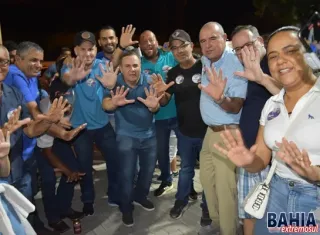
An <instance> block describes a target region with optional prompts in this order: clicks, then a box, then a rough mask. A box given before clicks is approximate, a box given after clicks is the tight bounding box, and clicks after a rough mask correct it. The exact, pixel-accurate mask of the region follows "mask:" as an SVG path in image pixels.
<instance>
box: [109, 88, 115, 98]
mask: <svg viewBox="0 0 320 235" xmlns="http://www.w3.org/2000/svg"><path fill="white" fill-rule="evenodd" d="M110 95H111V99H112V98H113V97H114V96H115V94H114V92H113V90H111V91H110Z"/></svg>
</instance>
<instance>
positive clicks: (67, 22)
mask: <svg viewBox="0 0 320 235" xmlns="http://www.w3.org/2000/svg"><path fill="white" fill-rule="evenodd" d="M183 2H184V0H162V1H157V0H149V1H146V0H131V1H124V0H113V1H110V0H103V1H96V0H89V1H84V3H81V4H80V1H79V0H78V1H73V0H65V1H62V0H56V1H54V0H50V1H49V0H47V1H40V0H33V1H32V0H1V3H0V9H1V15H0V22H1V27H2V35H3V36H2V37H3V40H9V39H10V40H15V41H17V42H19V41H22V40H29V41H34V42H37V43H39V44H40V45H41V46H42V47H43V48H44V49H45V59H54V58H55V57H56V56H57V48H58V47H59V46H60V44H61V45H62V44H63V45H66V46H72V37H71V35H73V34H74V33H75V32H77V31H79V30H84V29H86V30H90V31H92V32H97V31H98V30H99V28H100V27H101V26H103V25H112V26H113V27H114V28H115V29H116V31H117V33H118V36H120V29H121V27H122V26H125V25H127V24H133V25H134V26H135V27H136V28H137V31H136V36H138V35H139V33H140V32H141V31H143V30H145V29H150V30H152V31H153V32H155V34H156V35H157V37H158V39H159V42H160V43H163V42H164V41H165V40H167V38H168V36H169V35H170V33H172V32H173V31H174V30H175V29H176V28H183V29H184V30H186V31H187V32H189V33H190V35H191V37H192V39H193V41H194V42H197V41H198V33H199V30H200V28H201V26H202V25H203V24H204V23H206V22H208V21H218V22H219V23H221V24H222V26H223V27H224V28H225V31H226V33H227V34H230V33H231V31H232V29H233V28H234V27H235V26H236V25H238V24H253V25H256V26H257V27H258V29H259V30H260V33H266V32H270V31H271V30H273V29H275V26H274V25H271V24H265V23H263V21H262V20H261V19H260V20H259V19H257V18H256V17H255V16H254V11H255V9H254V7H253V5H252V0H237V1H227V0H222V1H221V0H220V1H215V0H207V1H206V0H188V1H187V2H188V3H187V5H185V6H183ZM44 4H45V5H44ZM56 35H59V37H58V38H59V39H57V36H56ZM61 35H62V36H61ZM61 38H63V39H61ZM57 41H59V42H57ZM56 44H59V46H57V45H56Z"/></svg>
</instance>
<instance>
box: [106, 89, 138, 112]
mask: <svg viewBox="0 0 320 235" xmlns="http://www.w3.org/2000/svg"><path fill="white" fill-rule="evenodd" d="M128 92H129V88H127V89H126V90H124V86H122V87H121V88H120V87H117V89H116V93H114V92H113V91H110V93H111V101H112V104H113V105H114V106H116V107H119V106H124V105H126V104H132V103H134V102H135V100H127V99H126V96H127V94H128Z"/></svg>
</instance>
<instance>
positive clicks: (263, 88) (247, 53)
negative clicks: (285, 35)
mask: <svg viewBox="0 0 320 235" xmlns="http://www.w3.org/2000/svg"><path fill="white" fill-rule="evenodd" d="M231 38H232V46H233V51H234V52H235V54H236V55H237V57H238V58H239V60H240V62H241V63H242V64H243V65H244V67H245V70H244V72H237V75H238V76H242V77H244V78H247V79H248V80H249V81H248V89H247V97H246V100H245V102H244V105H243V109H242V114H241V118H240V129H241V132H242V135H243V139H244V141H245V144H246V146H247V147H248V148H251V147H252V146H253V145H254V144H255V142H256V137H257V134H258V129H259V119H260V115H261V111H262V109H263V107H264V105H265V103H266V101H267V100H268V99H269V98H270V97H271V95H274V94H277V93H278V92H279V91H280V89H279V87H278V86H277V84H276V83H275V81H274V80H273V79H272V78H271V77H270V72H269V67H268V61H267V56H266V49H265V47H264V43H263V39H262V37H261V36H260V35H259V32H258V30H257V28H256V27H254V26H252V25H240V26H237V27H236V28H235V29H234V31H233V32H232V34H231ZM238 170H239V178H238V185H237V187H238V207H239V208H238V212H239V218H240V219H241V220H243V224H244V226H243V227H244V235H252V234H253V225H254V220H253V217H251V216H250V215H248V214H247V213H245V211H244V209H243V201H244V199H245V197H246V196H247V195H248V194H249V192H250V190H251V189H252V188H253V187H254V186H255V184H256V183H257V182H261V181H262V180H263V179H264V178H265V177H266V175H267V173H268V171H269V168H266V169H265V170H264V171H262V172H260V173H249V172H247V171H245V170H244V168H239V169H238Z"/></svg>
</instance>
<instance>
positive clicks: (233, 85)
mask: <svg viewBox="0 0 320 235" xmlns="http://www.w3.org/2000/svg"><path fill="white" fill-rule="evenodd" d="M201 61H202V66H203V69H202V75H201V84H202V85H204V86H206V85H208V83H209V80H208V78H207V75H206V73H205V68H204V66H207V67H209V68H210V67H211V64H212V63H211V61H210V60H209V59H208V58H207V57H205V56H202V58H201ZM214 67H215V69H216V71H219V70H220V69H222V72H223V77H226V78H228V81H227V84H226V87H225V90H224V95H225V96H226V97H238V98H244V99H245V98H246V94H247V86H248V81H247V80H246V79H244V78H241V77H238V76H235V75H234V72H236V71H243V66H242V64H241V63H240V61H239V60H238V58H237V56H236V55H235V54H234V53H233V52H232V49H231V48H229V47H226V48H225V50H224V52H223V54H222V56H221V58H220V59H219V60H218V61H217V62H214ZM200 111H201V116H202V119H203V121H204V122H205V124H207V125H208V126H213V125H226V124H239V120H240V116H241V111H240V112H239V113H237V114H233V113H227V112H226V111H225V110H224V109H222V108H221V107H220V105H219V104H217V103H216V102H214V100H213V99H212V97H211V96H209V95H208V94H207V93H205V92H204V91H201V96H200Z"/></svg>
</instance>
